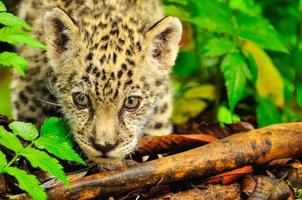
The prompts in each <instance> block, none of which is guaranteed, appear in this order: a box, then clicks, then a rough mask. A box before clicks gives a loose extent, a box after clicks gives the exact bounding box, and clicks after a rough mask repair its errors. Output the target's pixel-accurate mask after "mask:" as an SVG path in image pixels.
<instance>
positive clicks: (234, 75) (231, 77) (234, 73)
mask: <svg viewBox="0 0 302 200" xmlns="http://www.w3.org/2000/svg"><path fill="white" fill-rule="evenodd" d="M221 71H222V73H223V75H224V79H225V82H226V88H227V92H228V99H229V104H230V110H231V112H234V109H235V107H236V105H237V103H238V102H239V101H240V100H242V98H243V97H244V94H245V89H246V85H247V78H250V77H251V73H250V71H249V69H248V67H247V65H246V63H245V61H244V58H243V57H242V56H241V54H240V53H231V54H229V55H228V56H226V57H225V59H224V60H223V61H222V64H221Z"/></svg>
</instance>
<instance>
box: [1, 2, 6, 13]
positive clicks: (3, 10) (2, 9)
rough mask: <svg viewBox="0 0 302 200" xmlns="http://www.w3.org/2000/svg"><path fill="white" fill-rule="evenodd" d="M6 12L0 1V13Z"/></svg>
mask: <svg viewBox="0 0 302 200" xmlns="http://www.w3.org/2000/svg"><path fill="white" fill-rule="evenodd" d="M5 11H6V7H5V5H4V4H3V3H2V1H0V12H5Z"/></svg>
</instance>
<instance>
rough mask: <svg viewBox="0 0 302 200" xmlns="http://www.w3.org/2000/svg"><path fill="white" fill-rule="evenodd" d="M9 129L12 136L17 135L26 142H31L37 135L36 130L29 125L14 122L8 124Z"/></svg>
mask: <svg viewBox="0 0 302 200" xmlns="http://www.w3.org/2000/svg"><path fill="white" fill-rule="evenodd" d="M9 128H10V129H11V130H12V131H13V133H14V134H16V135H19V136H20V137H22V138H23V139H24V140H27V141H33V140H34V139H36V138H37V137H38V135H39V132H38V130H37V129H36V127H35V126H34V125H33V124H31V123H25V122H18V121H15V122H12V123H10V124H9Z"/></svg>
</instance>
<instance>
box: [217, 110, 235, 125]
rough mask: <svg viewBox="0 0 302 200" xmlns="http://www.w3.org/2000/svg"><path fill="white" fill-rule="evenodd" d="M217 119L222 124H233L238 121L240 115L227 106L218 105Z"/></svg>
mask: <svg viewBox="0 0 302 200" xmlns="http://www.w3.org/2000/svg"><path fill="white" fill-rule="evenodd" d="M217 120H218V121H219V122H220V123H223V124H233V123H235V122H239V121H240V117H239V116H238V115H236V114H234V113H233V112H231V111H230V110H229V109H228V108H227V107H225V106H220V107H219V108H218V112H217Z"/></svg>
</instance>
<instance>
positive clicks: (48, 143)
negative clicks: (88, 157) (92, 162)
mask: <svg viewBox="0 0 302 200" xmlns="http://www.w3.org/2000/svg"><path fill="white" fill-rule="evenodd" d="M35 146H36V147H38V148H39V149H45V150H47V151H48V152H49V153H51V154H53V155H55V156H56V157H58V158H60V159H62V160H68V161H74V162H78V163H81V164H85V161H84V160H83V159H82V158H81V157H80V156H79V155H78V154H77V153H76V152H75V151H74V150H73V149H72V146H71V145H70V143H68V142H66V141H62V138H59V137H57V136H52V135H46V136H41V137H40V138H39V139H38V140H37V141H36V142H35Z"/></svg>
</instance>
